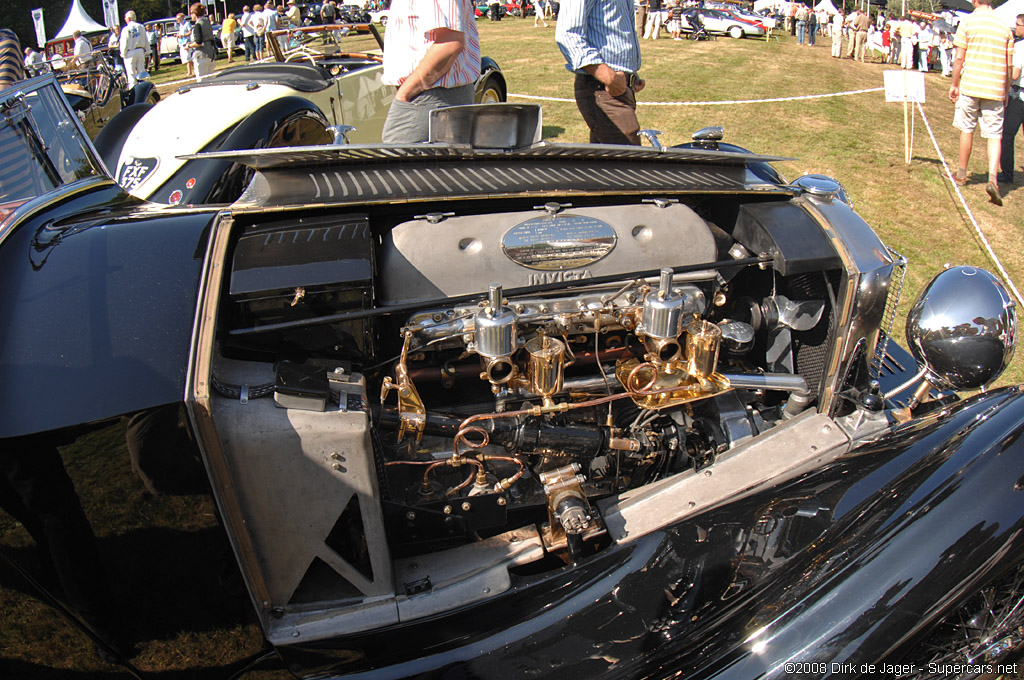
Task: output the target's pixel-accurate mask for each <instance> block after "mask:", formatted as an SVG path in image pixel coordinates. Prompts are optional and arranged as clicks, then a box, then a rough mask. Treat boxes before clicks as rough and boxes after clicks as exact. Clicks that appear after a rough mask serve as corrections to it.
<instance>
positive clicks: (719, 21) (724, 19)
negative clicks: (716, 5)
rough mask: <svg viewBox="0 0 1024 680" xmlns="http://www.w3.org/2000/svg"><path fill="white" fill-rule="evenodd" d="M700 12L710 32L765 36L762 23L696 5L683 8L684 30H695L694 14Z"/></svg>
mask: <svg viewBox="0 0 1024 680" xmlns="http://www.w3.org/2000/svg"><path fill="white" fill-rule="evenodd" d="M698 12H699V13H700V15H701V17H703V21H704V28H705V29H706V30H707V31H708V32H709V33H715V34H718V35H728V36H729V37H730V38H743V37H751V38H755V37H762V36H764V27H763V26H761V25H755V24H754V23H752V22H751V21H747V20H743V19H740V18H739V17H736V16H733V15H731V14H729V13H728V12H724V11H722V10H718V9H699V8H696V7H687V8H686V9H685V10H683V17H682V18H683V30H684V31H686V32H689V31H691V30H693V16H694V15H695V14H697V13H698Z"/></svg>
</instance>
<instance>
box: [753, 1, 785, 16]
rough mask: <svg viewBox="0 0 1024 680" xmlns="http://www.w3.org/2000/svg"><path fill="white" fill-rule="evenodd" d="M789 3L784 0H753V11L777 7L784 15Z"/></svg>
mask: <svg viewBox="0 0 1024 680" xmlns="http://www.w3.org/2000/svg"><path fill="white" fill-rule="evenodd" d="M790 4H791V3H789V2H786V0H754V11H755V12H760V11H761V10H762V9H766V8H767V9H776V8H777V9H779V10H781V11H782V13H783V14H784V15H788V14H789V6H790Z"/></svg>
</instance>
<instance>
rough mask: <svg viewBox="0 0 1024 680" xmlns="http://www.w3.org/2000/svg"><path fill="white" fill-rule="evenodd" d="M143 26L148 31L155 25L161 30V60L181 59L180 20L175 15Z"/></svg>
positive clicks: (148, 22)
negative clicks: (179, 41) (179, 45)
mask: <svg viewBox="0 0 1024 680" xmlns="http://www.w3.org/2000/svg"><path fill="white" fill-rule="evenodd" d="M143 26H145V27H146V31H151V30H152V29H153V27H158V28H159V30H160V32H161V37H160V59H161V61H167V60H170V61H175V60H178V61H180V60H181V54H180V52H179V50H178V36H177V33H178V22H177V20H175V19H174V18H173V17H172V18H168V19H154V20H153V21H147V22H146V23H145V24H143ZM218 37H219V34H218Z"/></svg>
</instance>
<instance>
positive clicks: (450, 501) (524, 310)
mask: <svg viewBox="0 0 1024 680" xmlns="http://www.w3.org/2000/svg"><path fill="white" fill-rule="evenodd" d="M627 209H628V208H627V207H626V206H613V207H611V208H604V209H602V210H600V211H596V210H593V209H592V210H590V211H588V212H589V213H590V214H586V213H583V214H581V212H582V211H581V212H577V211H566V212H565V213H563V212H562V207H561V206H557V205H556V206H554V207H552V206H551V205H549V206H546V213H547V214H545V215H544V216H542V217H539V218H538V217H536V213H533V214H529V213H528V214H527V215H526V217H527V219H526V220H525V221H523V222H520V223H519V224H518V225H515V226H513V227H512V228H511V229H506V230H504V232H505V233H506V236H505V238H504V240H503V243H502V244H501V245H502V248H503V249H504V251H505V252H504V255H505V257H506V258H509V259H513V260H518V261H527V262H529V263H530V264H531V265H532V266H534V267H547V268H546V269H537V270H535V271H539V272H542V273H543V274H544V275H545V276H547V277H549V278H560V279H561V281H560V282H559V281H552V282H551V283H550V284H547V287H548V288H550V289H552V291H553V292H546V291H538V290H537V289H538V287H539V288H541V289H543V288H544V284H541V285H540V286H538V285H536V283H537V281H538V279H537V278H536V275H534V274H532V273H531V274H530V278H528V279H527V281H526V283H527V284H528V285H527V287H526V289H527V292H526V293H525V294H515V291H513V294H509V283H512V284H515V283H520V282H521V274H519V272H517V271H516V270H514V269H511V268H510V267H506V266H505V264H507V263H508V259H505V258H502V259H498V258H497V257H495V258H491V259H488V258H487V257H486V252H484V251H486V249H487V248H492V249H493V248H495V247H496V246H495V245H493V244H491V245H484V243H483V241H482V239H476V238H473V237H469V238H466V237H465V236H464V234H465V233H466V232H465V231H464V230H452V232H451V235H450V236H448V235H446V231H445V230H444V229H443V226H448V225H445V224H444V223H445V222H446V220H444V219H443V218H442V216H438V215H433V216H424V219H421V220H419V224H416V223H410V224H409V225H399V226H398V227H396V228H395V229H394V230H393V231H392V236H391V241H390V242H386V243H385V245H384V249H383V255H382V260H383V263H384V271H385V272H386V273H387V274H388V275H389V276H391V277H392V278H391V279H386V280H385V281H384V285H383V288H384V295H385V297H388V296H391V297H393V298H395V301H398V299H399V298H398V295H397V291H409V290H420V291H422V290H424V289H427V290H429V289H432V288H433V289H436V292H440V293H442V294H443V295H448V296H451V297H453V299H455V300H462V299H466V301H465V302H459V303H458V304H451V305H447V306H438V307H429V308H425V309H420V310H417V311H415V312H414V313H412V314H410V315H408V316H407V317H405V318H404V320H403V323H401V324H400V325H399V326H398V327H397V328H395V330H394V331H393V332H394V338H393V339H394V341H395V345H396V346H397V347H400V353H399V356H398V359H397V361H396V362H395V364H394V370H393V374H392V375H387V376H386V377H384V378H383V380H382V383H381V391H380V401H381V409H380V413H379V420H380V424H381V425H382V430H383V431H384V433H383V436H382V441H381V448H382V452H383V458H384V460H383V467H384V469H385V470H386V475H385V477H386V485H385V486H386V488H387V489H389V491H390V494H391V498H390V500H389V507H390V508H391V512H390V513H386V518H387V519H388V524H389V535H390V536H391V537H392V539H394V538H395V537H396V536H398V537H401V538H399V541H398V542H399V544H402V543H403V542H404V543H405V544H406V547H407V549H408V550H409V551H410V552H415V551H417V550H419V549H421V548H422V546H424V545H430V546H431V547H432V549H436V548H438V547H440V546H444V545H446V544H448V543H449V542H450V541H455V542H457V541H460V540H466V538H467V537H469V536H471V535H486V534H487V532H489V531H490V532H497V531H501V530H505V529H506V528H508V526H509V525H513V526H514V525H515V524H517V523H530V522H534V523H537V524H543V525H544V526H545V529H544V531H545V535H544V537H545V541H546V542H547V544H548V547H549V549H552V550H555V551H559V550H561V551H563V554H564V555H566V556H567V557H569V558H571V559H576V558H578V557H579V556H580V555H582V554H583V550H584V545H585V540H590V539H593V540H595V541H599V536H600V535H601V533H602V531H603V527H602V524H601V519H600V517H599V516H598V514H597V513H596V512H594V510H593V507H592V501H593V500H595V499H598V498H601V497H604V496H607V495H611V494H615V493H619V492H622V491H625V490H628V489H631V488H635V487H638V486H641V485H644V484H647V483H649V482H652V481H654V480H656V479H658V478H660V477H662V476H665V475H668V474H673V473H676V472H680V471H682V470H686V469H698V470H699V469H702V468H703V467H705V466H708V465H711V464H712V463H713V462H714V460H715V456H716V455H718V454H719V453H721V452H723V451H726V450H728V449H729V448H731V447H732V446H734V445H736V444H737V443H739V442H742V441H744V440H745V439H747V438H750V437H752V436H754V435H756V434H758V433H759V432H761V431H763V430H765V429H767V428H769V427H772V426H773V425H774V424H776V423H778V422H780V421H781V420H782V419H784V418H787V417H790V416H792V415H795V414H797V413H799V412H800V411H801V410H803V409H805V408H806V407H807V406H808V405H809V404H810V403H811V402H812V401H813V398H814V396H813V392H812V390H811V389H810V388H809V386H808V383H807V381H806V379H805V378H804V377H802V376H800V375H798V374H794V373H792V372H787V371H785V370H781V371H769V370H767V364H766V362H765V360H764V359H756V360H755V359H753V358H752V355H756V356H761V355H762V354H764V353H766V352H767V353H770V352H771V351H772V349H771V347H770V346H771V345H772V343H774V344H780V342H784V341H785V340H786V339H787V338H788V337H789V333H791V332H792V331H793V330H801V331H808V330H811V329H812V328H814V327H816V326H818V325H819V324H820V322H821V321H822V318H823V313H824V310H825V302H824V301H823V300H815V299H811V300H799V301H794V300H790V299H789V298H788V297H786V296H784V295H782V294H774V295H773V294H771V290H768V291H767V292H768V293H769V294H768V295H765V296H762V297H761V298H760V299H758V298H755V297H751V296H749V295H745V296H742V297H737V299H736V300H732V299H730V296H729V295H728V292H729V291H730V290H733V288H732V287H731V286H730V282H729V281H728V280H726V279H725V278H724V277H723V276H722V272H721V271H707V270H704V271H700V270H699V269H697V270H696V271H695V268H696V267H697V265H700V264H703V263H708V262H713V261H715V260H716V258H720V257H722V255H723V254H724V256H725V257H726V258H731V259H732V260H735V261H739V260H741V259H743V258H748V259H751V258H750V252H749V251H747V250H746V249H745V248H744V247H743V246H742V245H740V244H739V243H736V242H735V241H732V240H731V239H728V237H727V236H725V238H721V237H720V238H719V239H718V242H716V238H715V232H714V230H713V228H712V227H711V226H710V225H709V224H708V223H707V222H705V221H704V220H703V219H701V218H700V217H698V216H697V215H696V214H695V213H694V212H693V211H692V210H691V209H690V208H688V207H686V206H682V205H678V204H672V205H669V206H662V207H657V206H655V205H651V206H643V207H642V209H648V210H649V214H648V215H645V216H644V217H646V218H647V219H646V220H645V221H644V222H642V223H641V226H640V227H639V228H638V227H637V226H636V224H637V219H636V208H635V206H634V207H633V208H632V210H631V212H632V214H630V213H629V212H627ZM597 215H600V217H599V218H598V217H597ZM501 217H502V218H505V219H509V217H510V216H507V215H506V216H501ZM492 218H493V216H492ZM522 218H523V216H522V215H512V216H511V219H522ZM616 219H618V220H620V221H621V222H623V223H625V224H627V225H629V230H628V231H627V230H625V229H616V226H617V225H615V220H616ZM659 219H660V220H665V221H668V220H671V221H672V222H673V227H674V228H675V229H677V230H678V229H679V226H680V225H683V226H684V228H685V229H687V230H689V233H688V236H689V239H688V240H689V241H690V247H689V248H687V247H686V246H685V244H680V243H679V242H665V243H664V244H659V243H657V238H652V240H654V241H656V242H655V243H654V244H652V246H653V249H657V248H660V247H662V246H664V249H665V251H666V252H664V253H662V254H661V255H660V256H654V257H652V258H651V259H653V261H655V262H657V263H661V262H664V261H666V260H673V259H674V260H675V261H676V262H679V261H682V262H683V263H684V264H683V265H680V266H677V267H674V268H673V267H662V268H661V269H660V270H655V271H656V272H657V273H656V275H655V276H643V277H635V278H629V277H626V279H625V280H623V277H622V276H617V275H615V274H609V275H608V276H607V278H608V279H615V280H614V282H613V283H602V281H603V280H604V279H603V278H600V277H602V275H603V274H604V272H603V271H601V269H600V267H602V266H603V267H604V270H605V271H609V272H614V271H616V269H615V268H616V267H619V268H620V269H619V271H620V272H621V271H626V272H628V271H631V270H635V269H636V268H637V267H636V262H637V261H638V258H637V256H638V255H641V253H636V252H634V253H619V254H620V255H622V256H623V257H624V258H626V259H624V260H623V261H622V262H616V261H615V260H614V259H613V258H610V257H607V255H608V254H609V252H610V251H611V250H612V248H611V247H608V246H609V244H611V245H615V244H616V242H617V243H618V245H619V246H620V248H621V249H622V250H623V251H625V250H626V248H622V246H623V243H622V242H623V241H626V243H625V244H624V245H625V246H627V247H628V246H633V247H637V241H638V240H639V239H638V238H637V234H640V236H641V237H642V238H643V237H650V234H649V233H647V232H655V233H656V232H657V231H658V227H659V226H660V225H659V222H658V220H659ZM431 220H434V221H433V222H431ZM425 224H430V225H431V226H432V227H434V229H433V230H432V231H431V240H432V241H435V242H436V241H441V242H443V241H444V240H445V239H446V238H449V239H454V238H456V237H458V236H459V234H463V236H461V237H459V239H460V241H461V248H460V249H461V251H462V252H465V251H466V250H470V251H471V252H472V251H473V249H474V248H475V249H477V250H476V253H475V254H478V255H481V257H480V258H479V259H480V261H481V263H482V264H471V265H470V266H469V267H467V268H465V269H464V270H463V271H464V272H465V273H467V274H469V275H470V278H469V279H467V278H464V277H454V276H450V274H448V273H446V272H445V271H444V270H443V264H444V263H443V261H442V262H440V263H438V261H437V260H436V259H434V258H432V257H431V258H429V259H430V262H427V259H428V258H427V256H426V255H423V254H421V253H420V252H419V250H418V249H415V248H405V249H404V250H403V247H404V246H405V245H406V244H405V243H404V242H403V241H404V239H406V238H407V237H411V235H409V234H406V229H409V230H415V229H416V228H417V227H420V228H422V227H423V226H425ZM623 232H625V237H624V235H623ZM630 242H632V243H630ZM510 251H512V252H511V253H510ZM720 251H725V252H724V253H721V252H720ZM417 258H419V259H417ZM502 260H504V261H502ZM648 261H650V260H648ZM488 263H489V264H488ZM499 263H500V264H499ZM686 263H692V264H686ZM630 265H631V266H630ZM389 266H393V269H391V270H390V271H389V269H388V267H389ZM569 267H572V268H569ZM517 269H519V271H522V269H521V268H517ZM739 269H740V268H739V267H737V268H736V270H735V271H733V272H732V275H733V276H734V275H735V274H736V272H737V271H739ZM676 270H681V273H677V272H676ZM488 273H498V274H509V276H508V277H507V278H505V277H502V278H503V280H495V281H490V282H489V283H488V284H487V287H486V290H481V291H480V293H479V294H478V295H473V294H472V293H473V291H472V281H474V280H475V281H479V280H480V278H481V277H483V276H485V275H486V274H488ZM552 273H554V274H556V275H557V276H551V274H552ZM568 274H574V275H576V276H579V277H580V278H579V279H578V280H576V281H575V283H574V285H573V287H572V288H569V287H568V286H569V284H568V282H570V281H572V279H570V278H568V276H567V275H568ZM754 276H755V277H758V278H759V279H761V280H767V281H771V280H772V279H771V276H772V275H771V273H770V272H768V273H766V272H764V271H761V270H758V269H756V268H755V269H754ZM403 279H405V280H403ZM517 279H518V280H517ZM413 280H417V285H413V283H412V281H413ZM530 283H534V284H535V285H533V286H530V285H529V284H530ZM520 290H522V289H521V288H520ZM431 292H434V291H431ZM780 331H782V332H780ZM780 338H781V339H780ZM755 345H758V346H760V347H761V349H760V350H759V351H758V352H753V353H752V351H751V350H752V349H754V347H755ZM766 346H767V347H768V349H767V350H765V349H764V348H765V347H766ZM775 363H776V365H779V366H784V364H785V362H783V361H776V362H775ZM544 514H546V523H545V522H544V520H545V518H544V517H543V515H544ZM397 549H398V550H399V551H401V548H400V547H399V548H397Z"/></svg>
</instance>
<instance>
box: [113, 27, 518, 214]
mask: <svg viewBox="0 0 1024 680" xmlns="http://www.w3.org/2000/svg"><path fill="white" fill-rule="evenodd" d="M332 28H333V27H332ZM342 28H343V27H342ZM353 33H354V32H353ZM319 35H324V34H322V33H321V34H319ZM294 37H295V36H292V35H289V36H288V39H289V40H292V41H293V42H292V46H293V49H291V50H289V51H288V52H285V53H281V52H280V51H279V50H275V51H276V52H277V56H278V58H279V60H278V61H270V62H262V63H253V64H244V65H240V66H235V67H233V68H228V69H224V70H222V71H218V72H217V73H216V74H215V75H214V76H213V77H211V78H210V79H208V80H206V81H204V82H202V83H194V84H193V83H190V84H188V85H185V86H183V87H181V88H180V89H178V90H177V91H176V92H174V93H173V94H171V95H169V96H167V97H166V98H165V99H164V101H162V102H161V103H160V106H156V107H153V106H147V105H140V106H134V107H128V108H126V109H125V110H124V111H122V112H121V113H120V114H118V118H117V125H109V126H108V127H107V129H106V130H105V131H104V132H103V134H101V135H99V136H98V137H97V138H96V140H95V143H96V147H97V149H98V150H99V152H100V154H101V156H102V157H103V160H104V162H105V164H106V165H107V167H108V168H109V170H110V171H111V173H113V174H114V178H115V179H116V180H117V182H118V183H119V184H120V185H121V186H123V187H124V188H125V189H126V190H128V192H129V193H131V194H132V195H133V196H137V197H139V198H144V199H148V200H151V201H155V202H158V203H170V204H172V205H176V204H196V205H198V204H203V203H226V202H232V201H234V200H235V199H236V198H237V197H238V196H239V195H240V194H241V192H242V190H243V189H244V187H245V186H246V185H247V184H248V181H249V179H250V177H251V176H252V171H251V170H250V169H248V168H245V167H244V166H241V165H239V164H235V163H227V162H224V161H211V160H183V159H182V158H181V156H183V155H185V154H190V153H197V152H202V151H227V150H233V149H257V148H268V147H284V146H310V145H317V144H330V143H332V142H335V141H337V142H343V143H352V144H362V143H376V142H379V141H380V138H381V131H382V129H383V126H384V120H385V118H386V117H387V112H388V108H389V107H390V106H391V102H392V100H393V99H394V94H395V88H394V87H392V86H390V85H385V84H384V83H383V82H382V81H381V75H382V70H383V66H382V56H381V49H380V42H379V34H377V33H376V31H373V32H372V35H371V36H359V37H358V38H356V36H355V35H353V36H352V39H353V40H357V41H359V42H351V43H349V42H347V41H349V40H350V38H349V37H348V36H345V37H344V39H342V40H340V41H339V44H338V45H332V46H331V47H330V48H329V49H331V50H332V51H323V52H321V51H314V50H313V49H310V48H309V47H301V46H300V47H295V42H294ZM274 46H275V47H277V45H274ZM367 46H369V47H371V48H373V49H364V50H361V51H348V50H350V49H351V48H352V47H354V48H356V49H358V48H360V47H367ZM482 67H483V68H482V74H481V76H480V78H479V79H478V81H477V91H476V100H477V101H478V102H484V103H493V102H500V101H504V100H505V98H506V93H507V89H506V84H505V79H504V76H503V75H502V73H501V69H500V68H499V67H498V65H497V64H496V63H495V62H494V61H493V60H492V59H490V58H488V57H485V58H484V59H483V64H482Z"/></svg>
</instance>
